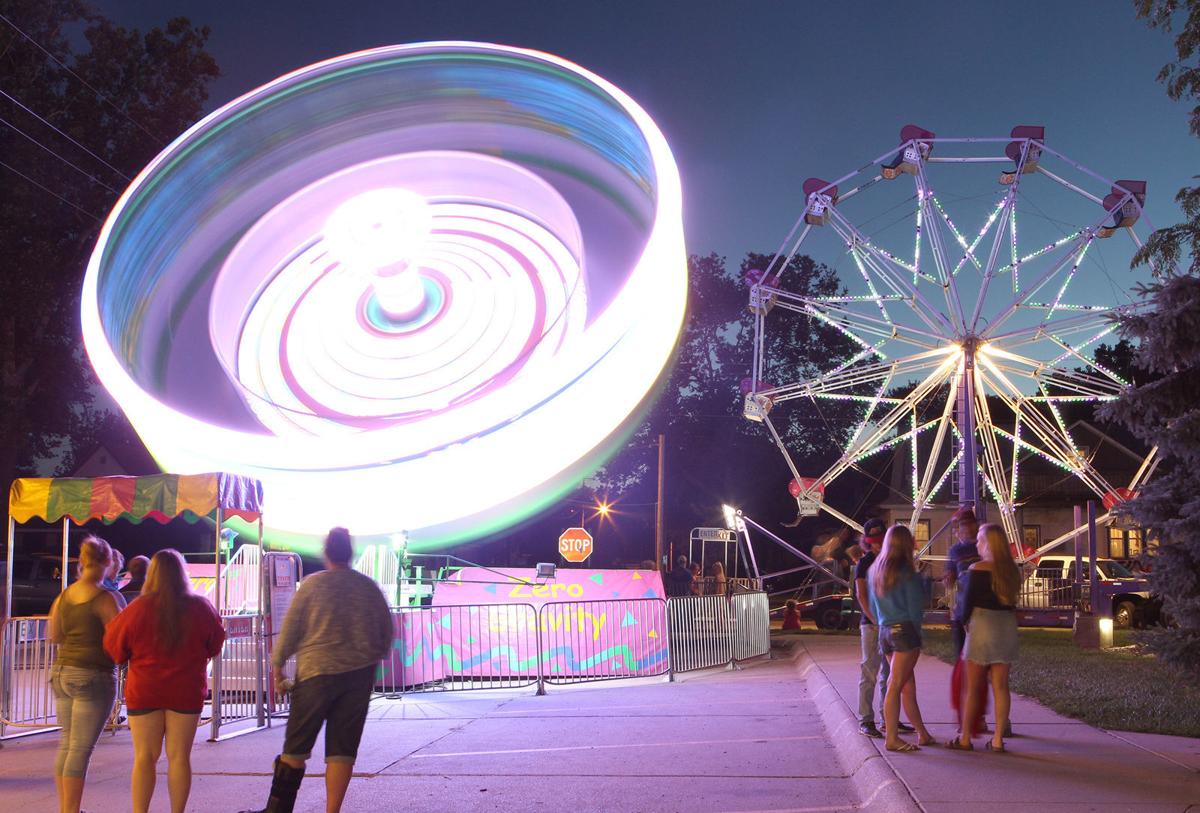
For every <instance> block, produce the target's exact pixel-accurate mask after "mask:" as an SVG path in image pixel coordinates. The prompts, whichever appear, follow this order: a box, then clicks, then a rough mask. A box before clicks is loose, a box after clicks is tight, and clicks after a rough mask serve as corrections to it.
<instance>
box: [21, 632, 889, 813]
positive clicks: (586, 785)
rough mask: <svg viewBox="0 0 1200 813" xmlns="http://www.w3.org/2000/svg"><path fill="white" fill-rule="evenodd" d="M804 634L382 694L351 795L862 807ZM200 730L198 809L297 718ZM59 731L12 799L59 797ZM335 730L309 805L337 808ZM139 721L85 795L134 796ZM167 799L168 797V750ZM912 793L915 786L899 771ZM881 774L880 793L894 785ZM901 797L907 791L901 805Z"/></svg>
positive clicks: (30, 746) (228, 787)
mask: <svg viewBox="0 0 1200 813" xmlns="http://www.w3.org/2000/svg"><path fill="white" fill-rule="evenodd" d="M802 654H803V652H802V650H800V649H799V648H793V649H792V650H791V651H790V652H787V651H784V652H783V653H777V657H776V659H774V660H770V661H768V660H759V661H755V662H751V663H748V664H746V666H745V668H744V669H742V670H739V671H722V670H711V671H706V672H698V673H691V674H687V675H683V676H680V678H679V680H678V681H677V682H675V683H668V682H666V680H665V679H663V680H654V681H649V680H641V681H615V682H611V683H593V684H585V685H580V686H570V687H558V686H552V687H550V688H549V694H548V695H547V696H544V697H536V696H534V695H533V693H532V689H529V690H521V691H505V692H500V691H487V692H461V693H447V694H432V695H428V694H427V695H410V696H407V697H405V698H404V699H403V700H397V701H377V702H376V703H375V704H373V706H372V715H371V717H372V719H371V720H370V721H369V722H368V723H367V729H366V733H365V736H364V738H363V744H362V748H361V750H360V753H359V760H358V763H357V765H356V768H355V770H356V777H355V779H354V781H353V782H352V783H351V785H350V792H349V795H348V798H347V802H346V805H345V807H344V810H346V811H392V810H403V811H406V813H407V812H408V811H414V812H416V811H496V810H503V811H520V812H521V813H525V811H680V812H681V813H682V812H683V811H686V812H687V813H700V811H716V810H724V811H766V810H776V811H779V810H792V811H796V810H802V811H810V813H818V812H819V813H833V812H834V811H849V810H855V809H861V800H860V798H859V797H858V795H857V788H858V784H856V781H855V777H853V776H851V775H850V774H849V772H848V771H847V770H846V768H845V766H844V764H843V762H842V760H841V758H840V756H839V754H838V753H837V752H836V750H835V749H834V748H833V747H832V746H831V744H830V740H829V737H828V735H827V732H826V731H825V729H824V727H823V725H822V719H821V716H820V715H819V713H818V709H817V705H816V703H814V701H813V698H812V697H811V696H810V692H809V689H808V687H807V686H806V685H805V683H804V681H803V680H802V679H801V677H800V675H799V673H798V669H797V666H798V664H797V660H798V658H799V657H801V656H802ZM205 734H206V732H201V734H200V735H199V736H198V737H197V742H196V746H195V749H194V751H193V768H194V771H195V779H194V784H193V789H192V795H191V803H190V804H189V805H188V810H189V811H192V810H194V811H223V812H225V813H228V811H236V810H240V809H242V808H244V807H251V806H259V805H261V804H262V803H263V802H264V801H265V798H266V793H267V789H268V786H269V783H270V779H269V771H270V768H271V761H272V759H273V757H274V755H275V754H276V753H277V752H278V751H279V748H280V745H281V744H282V740H283V728H282V727H281V726H280V727H276V728H274V729H271V730H269V731H262V732H255V733H251V734H247V735H245V736H242V737H238V738H236V739H233V740H228V741H225V742H221V743H216V744H214V743H208V742H205V741H204V739H203V738H204V736H205ZM57 740H58V737H57V735H56V734H48V735H39V736H36V737H31V738H26V739H23V740H17V741H10V742H9V743H6V745H5V747H4V749H3V751H0V809H3V810H5V811H30V812H31V813H32V812H33V811H44V810H52V809H53V805H54V786H53V783H52V781H51V778H50V766H51V765H52V764H53V757H54V749H55V747H56V745H57ZM320 749H321V743H320V742H318V746H317V751H316V752H315V753H314V755H313V761H312V762H311V763H309V764H310V767H311V768H312V769H313V773H312V774H310V775H309V777H308V778H306V779H305V782H304V785H303V787H302V789H301V792H300V798H299V804H298V805H297V807H296V809H297V810H298V811H321V810H324V801H323V800H324V783H323V779H322V778H321V771H322V769H323V754H322V752H321V750H320ZM131 765H132V749H131V746H130V743H129V735H128V733H127V732H122V733H118V734H116V735H114V736H109V735H107V734H106V735H104V736H103V737H102V738H101V741H100V744H99V745H98V747H97V749H96V753H95V756H94V758H93V760H92V766H91V771H90V774H89V778H88V784H87V788H86V791H85V796H84V807H85V809H88V810H91V811H97V813H108V812H109V811H122V810H128V809H129V792H128V783H129V771H130V767H131ZM159 768H160V777H159V787H158V792H157V794H156V797H155V801H154V805H153V810H155V811H165V810H167V809H168V808H167V799H166V778H165V776H164V775H162V771H164V770H165V760H164V761H163V762H162V763H160V766H159ZM889 788H890V790H891V791H893V792H894V793H895V794H896V799H897V800H902V795H903V793H904V790H903V788H902V787H901V786H900V785H899V784H898V783H895V782H893V783H892V784H891V785H890V786H889ZM886 793H887V789H885V791H884V792H879V791H877V789H876V788H872V789H871V794H872V796H871V799H870V803H872V804H874V803H877V802H881V801H882V800H884V799H886V798H887V795H886ZM887 807H892V805H887Z"/></svg>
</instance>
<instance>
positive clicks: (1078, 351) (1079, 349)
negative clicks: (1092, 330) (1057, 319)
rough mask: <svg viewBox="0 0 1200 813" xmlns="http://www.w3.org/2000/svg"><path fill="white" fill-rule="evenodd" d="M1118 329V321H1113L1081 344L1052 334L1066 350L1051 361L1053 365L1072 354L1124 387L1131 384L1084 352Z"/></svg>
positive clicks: (1055, 341) (1051, 338)
mask: <svg viewBox="0 0 1200 813" xmlns="http://www.w3.org/2000/svg"><path fill="white" fill-rule="evenodd" d="M1116 329H1117V323H1116V322H1112V323H1110V324H1108V325H1106V326H1105V327H1104V329H1103V330H1101V331H1100V332H1099V333H1097V334H1095V335H1094V336H1092V337H1091V338H1090V339H1088V340H1087V341H1085V342H1082V343H1081V344H1076V345H1069V344H1067V343H1066V342H1064V341H1061V340H1060V339H1059V338H1058V337H1056V336H1051V337H1050V341H1052V342H1054V343H1055V344H1057V345H1058V346H1059V347H1061V348H1063V351H1064V352H1063V354H1062V355H1061V356H1059V357H1058V358H1056V359H1054V360H1053V361H1051V362H1050V363H1051V364H1052V365H1055V366H1057V365H1059V364H1061V363H1062V362H1064V361H1066V360H1067V359H1068V358H1069V357H1071V356H1074V357H1075V358H1076V359H1078V360H1080V361H1082V362H1083V363H1084V364H1087V365H1088V366H1089V367H1092V368H1094V369H1096V370H1099V371H1100V372H1101V373H1103V374H1104V375H1105V376H1106V377H1108V378H1109V379H1111V380H1112V381H1114V382H1116V383H1117V384H1118V385H1120V386H1121V387H1122V388H1124V387H1127V386H1129V382H1128V381H1126V380H1125V379H1123V378H1121V376H1119V375H1117V374H1116V373H1114V372H1113V371H1112V370H1110V369H1108V368H1107V367H1105V366H1104V365H1103V364H1100V363H1099V362H1097V361H1096V360H1095V359H1094V358H1092V357H1091V356H1089V355H1087V354H1086V353H1084V352H1083V349H1084V348H1085V347H1090V346H1092V345H1093V344H1095V343H1096V342H1098V341H1100V340H1101V339H1103V338H1104V337H1105V336H1107V335H1108V334H1110V333H1112V332H1113V331H1114V330H1116Z"/></svg>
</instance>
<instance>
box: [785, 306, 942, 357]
mask: <svg viewBox="0 0 1200 813" xmlns="http://www.w3.org/2000/svg"><path fill="white" fill-rule="evenodd" d="M776 304H777V306H778V307H782V308H786V309H788V310H793V311H795V312H797V313H804V314H810V315H811V311H810V309H816V310H817V311H819V312H820V313H821V314H822V317H821V318H822V319H824V318H829V319H835V320H838V321H840V322H842V323H843V324H844V325H846V326H847V327H849V328H851V329H854V330H859V331H861V332H863V333H870V334H873V335H875V336H880V337H885V338H889V339H896V340H897V341H902V342H905V343H906V344H912V345H915V346H917V347H922V348H925V349H927V350H933V349H935V348H939V347H942V346H943V345H945V340H944V339H942V338H941V337H940V336H938V335H936V334H934V333H930V332H928V331H925V330H921V329H919V328H914V327H909V326H907V325H897V324H894V323H889V322H887V321H885V320H883V319H879V318H877V317H874V316H871V315H870V314H865V313H860V312H859V311H856V310H853V309H852V308H850V307H847V306H846V305H843V304H840V303H830V302H823V301H820V300H814V299H806V298H803V297H796V298H794V299H792V300H788V299H785V298H783V297H780V298H779V300H778V301H777V303H776Z"/></svg>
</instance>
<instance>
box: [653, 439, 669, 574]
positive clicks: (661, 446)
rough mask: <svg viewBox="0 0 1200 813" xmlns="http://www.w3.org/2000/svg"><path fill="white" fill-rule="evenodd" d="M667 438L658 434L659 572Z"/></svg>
mask: <svg viewBox="0 0 1200 813" xmlns="http://www.w3.org/2000/svg"><path fill="white" fill-rule="evenodd" d="M665 439H666V436H665V435H664V434H663V433H662V432H660V433H659V434H658V500H657V502H655V503H654V567H655V568H656V569H657V570H662V567H663V560H662V557H663V483H664V480H665V477H664V473H665V466H664V460H665V459H666V455H665V450H666V444H665Z"/></svg>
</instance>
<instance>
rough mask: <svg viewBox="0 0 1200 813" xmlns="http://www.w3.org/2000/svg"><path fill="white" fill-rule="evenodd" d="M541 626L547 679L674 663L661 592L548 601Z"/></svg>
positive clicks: (643, 673) (611, 674) (571, 679)
mask: <svg viewBox="0 0 1200 813" xmlns="http://www.w3.org/2000/svg"><path fill="white" fill-rule="evenodd" d="M714 598H716V599H717V600H718V601H719V600H721V599H720V598H719V597H714ZM538 629H539V631H540V633H541V639H542V646H541V658H540V663H541V668H542V679H543V680H544V681H545V682H547V683H558V684H566V683H584V682H589V681H595V680H614V679H617V678H632V677H653V676H655V675H665V674H666V673H667V672H668V671H669V669H670V639H669V628H668V622H667V602H666V601H664V600H663V599H661V598H637V599H611V600H607V601H552V602H548V603H546V604H543V605H542V606H541V607H540V608H539V609H538Z"/></svg>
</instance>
